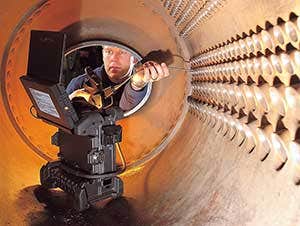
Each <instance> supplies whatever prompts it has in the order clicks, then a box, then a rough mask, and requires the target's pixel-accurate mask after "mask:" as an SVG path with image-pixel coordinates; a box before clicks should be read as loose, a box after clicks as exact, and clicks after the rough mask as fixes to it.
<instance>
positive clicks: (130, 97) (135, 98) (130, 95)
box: [119, 82, 147, 111]
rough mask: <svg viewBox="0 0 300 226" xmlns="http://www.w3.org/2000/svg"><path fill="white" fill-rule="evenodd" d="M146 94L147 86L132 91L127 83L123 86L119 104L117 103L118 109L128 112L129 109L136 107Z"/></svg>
mask: <svg viewBox="0 0 300 226" xmlns="http://www.w3.org/2000/svg"><path fill="white" fill-rule="evenodd" d="M146 93H147V86H145V87H143V88H142V89H141V90H134V89H133V88H132V86H131V84H130V82H128V83H127V84H126V85H125V88H124V91H123V94H122V97H121V100H120V103H119V107H120V108H121V109H122V110H123V111H129V110H131V109H133V108H134V107H135V106H137V105H138V104H139V103H140V102H141V101H142V99H143V98H144V97H145V95H146Z"/></svg>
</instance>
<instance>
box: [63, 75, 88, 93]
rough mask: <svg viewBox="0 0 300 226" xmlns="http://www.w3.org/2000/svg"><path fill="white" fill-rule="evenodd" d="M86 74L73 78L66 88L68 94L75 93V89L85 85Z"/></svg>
mask: <svg viewBox="0 0 300 226" xmlns="http://www.w3.org/2000/svg"><path fill="white" fill-rule="evenodd" d="M84 76H85V75H80V76H78V77H76V78H73V79H72V80H71V82H70V83H69V84H68V86H67V88H66V92H67V94H69V95H70V94H71V93H73V92H74V91H75V90H78V89H81V88H82V86H83V81H84Z"/></svg>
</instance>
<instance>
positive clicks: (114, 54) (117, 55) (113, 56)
mask: <svg viewBox="0 0 300 226" xmlns="http://www.w3.org/2000/svg"><path fill="white" fill-rule="evenodd" d="M120 56H121V54H120V53H119V52H113V53H112V54H111V56H110V58H111V59H119V57H120Z"/></svg>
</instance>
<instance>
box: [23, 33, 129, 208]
mask: <svg viewBox="0 0 300 226" xmlns="http://www.w3.org/2000/svg"><path fill="white" fill-rule="evenodd" d="M65 42H66V36H65V34H63V33H60V32H52V31H31V37H30V47H29V58H28V67H27V74H26V75H24V76H22V77H21V78H20V79H21V82H22V84H23V86H24V88H25V90H26V92H27V94H28V96H29V98H30V99H31V101H32V104H33V107H34V108H35V109H36V112H37V115H36V117H38V118H39V119H41V120H43V121H44V122H45V123H48V124H50V125H54V126H56V127H57V128H58V131H57V132H56V133H55V134H54V135H53V136H52V137H51V143H52V144H53V145H56V146H58V148H59V153H58V160H56V161H53V162H48V163H47V164H46V165H44V166H42V168H41V170H40V181H41V185H42V186H43V187H44V188H46V189H50V188H61V189H62V190H63V191H65V192H67V193H69V194H70V195H72V196H73V198H74V207H75V209H77V210H79V211H82V210H85V209H87V208H89V206H90V205H91V204H93V203H94V202H97V201H99V200H102V199H106V198H109V197H112V198H117V197H119V196H121V195H122V194H123V182H122V180H121V179H120V178H119V177H118V176H117V175H118V174H119V173H120V170H119V169H117V166H116V146H117V144H118V143H119V142H121V141H122V128H121V126H119V125H116V121H117V120H119V119H121V118H122V117H123V111H122V110H121V109H119V108H118V107H110V108H108V109H105V110H102V111H98V110H95V109H91V110H85V111H84V112H82V111H80V109H76V108H75V107H74V105H73V104H72V102H71V100H70V99H69V97H68V94H67V93H66V91H65V87H64V85H63V80H64V78H63V73H62V66H63V60H64V51H65Z"/></svg>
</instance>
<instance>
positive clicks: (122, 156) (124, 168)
mask: <svg viewBox="0 0 300 226" xmlns="http://www.w3.org/2000/svg"><path fill="white" fill-rule="evenodd" d="M117 149H118V153H119V155H120V158H121V161H122V165H123V168H122V169H121V170H120V173H119V174H121V173H123V172H124V171H125V170H126V161H125V158H124V155H123V153H122V150H121V146H120V144H119V143H117ZM118 172H119V171H118Z"/></svg>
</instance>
